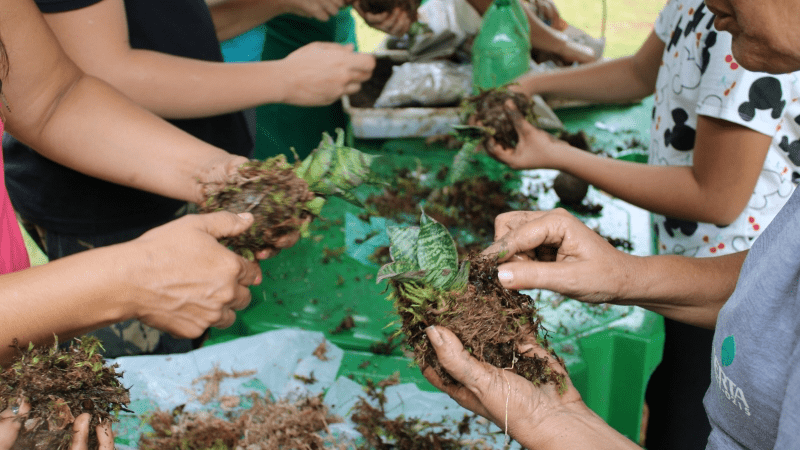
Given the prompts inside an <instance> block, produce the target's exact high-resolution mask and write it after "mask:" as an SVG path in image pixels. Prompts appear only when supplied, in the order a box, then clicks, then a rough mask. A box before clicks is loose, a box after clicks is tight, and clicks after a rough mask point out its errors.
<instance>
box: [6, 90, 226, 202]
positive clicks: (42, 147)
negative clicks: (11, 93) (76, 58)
mask: <svg viewBox="0 0 800 450" xmlns="http://www.w3.org/2000/svg"><path fill="white" fill-rule="evenodd" d="M14 116H17V114H16V113H15V114H14ZM20 116H21V117H26V116H25V115H24V114H21V115H20ZM16 118H17V117H14V119H13V120H10V121H9V124H8V125H9V131H10V132H11V133H12V134H14V135H15V136H16V137H17V138H19V139H20V140H21V141H23V142H25V143H26V144H28V145H30V146H31V147H33V148H34V149H36V150H37V151H39V152H41V153H42V155H44V156H46V157H47V158H49V159H52V160H54V161H56V162H58V163H59V164H63V165H65V166H67V167H70V168H72V169H75V170H77V171H79V172H82V173H85V174H87V175H90V176H94V177H97V178H102V179H104V180H107V181H111V182H115V183H119V184H123V185H126V186H130V187H134V188H138V189H143V190H147V191H150V192H154V193H157V194H161V195H164V196H167V197H172V198H177V199H181V200H187V201H193V202H197V201H200V200H201V198H202V195H201V186H200V182H199V179H201V178H202V177H203V175H204V174H205V171H207V170H210V169H211V168H212V167H213V166H214V164H215V162H217V161H219V162H220V163H222V162H224V161H226V160H228V159H230V158H231V156H230V155H229V154H228V153H226V152H225V151H223V150H221V149H219V148H216V147H213V146H211V145H209V144H206V143H204V142H202V141H200V140H199V139H196V138H194V137H192V136H191V135H189V134H187V133H185V132H183V131H181V130H179V129H177V128H175V127H174V126H172V125H170V124H169V123H167V122H164V121H163V120H162V119H160V118H158V117H157V116H155V115H153V114H152V113H149V112H147V111H145V110H143V109H141V108H138V107H136V106H135V105H134V104H133V103H131V102H130V101H129V100H128V99H127V98H125V97H124V96H122V95H120V94H119V93H118V92H117V91H116V90H114V89H113V88H111V87H110V86H108V85H107V84H105V83H103V82H101V81H99V80H97V79H95V78H93V77H88V76H83V77H80V78H79V79H78V80H76V81H75V82H74V84H73V85H72V86H71V87H70V88H69V89H67V90H66V92H65V93H64V95H63V96H61V98H60V101H59V102H58V104H57V106H56V107H54V108H50V109H49V110H47V115H45V116H43V117H41V121H40V122H39V124H38V125H37V126H36V127H31V126H29V125H30V124H24V123H21V124H17V122H16ZM20 120H22V119H20ZM17 130H19V132H17ZM74 149H81V151H74Z"/></svg>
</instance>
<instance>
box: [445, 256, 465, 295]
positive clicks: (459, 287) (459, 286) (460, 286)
mask: <svg viewBox="0 0 800 450" xmlns="http://www.w3.org/2000/svg"><path fill="white" fill-rule="evenodd" d="M467 283H469V261H462V262H461V266H460V267H459V268H458V273H457V274H456V277H455V278H454V279H453V284H451V285H450V288H449V290H450V291H455V292H464V290H465V289H466V288H467Z"/></svg>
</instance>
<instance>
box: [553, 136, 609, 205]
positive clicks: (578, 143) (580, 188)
mask: <svg viewBox="0 0 800 450" xmlns="http://www.w3.org/2000/svg"><path fill="white" fill-rule="evenodd" d="M558 138H559V139H561V140H562V141H565V142H566V143H568V144H569V145H570V146H572V147H575V148H579V149H581V150H584V151H587V152H590V153H592V147H591V146H590V145H589V139H588V138H587V137H586V133H584V132H583V131H579V132H577V133H569V132H566V131H562V132H561V134H560V135H559V136H558ZM553 190H555V191H556V194H557V195H558V198H559V200H561V203H563V204H564V205H568V206H571V207H573V209H575V210H576V212H581V213H587V212H589V210H587V209H585V208H581V203H582V202H583V199H584V198H586V194H587V193H588V192H589V183H587V182H586V181H584V180H582V179H580V178H578V177H576V176H574V175H572V174H569V173H566V172H561V173H559V174H558V175H557V176H556V178H555V180H553ZM598 212H599V211H598Z"/></svg>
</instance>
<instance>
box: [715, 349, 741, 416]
mask: <svg viewBox="0 0 800 450" xmlns="http://www.w3.org/2000/svg"><path fill="white" fill-rule="evenodd" d="M720 350H721V353H720V356H719V357H717V350H716V349H714V354H713V358H714V364H713V366H714V367H713V370H714V378H713V380H716V382H717V389H719V391H721V393H722V394H724V395H725V398H727V399H728V400H730V401H731V403H733V404H734V405H736V406H738V407H739V409H740V410H741V411H743V412H744V413H745V414H747V415H748V416H749V415H750V406H749V405H748V404H747V398H746V397H745V395H744V391H743V390H742V388H740V387H739V386H737V385H736V382H735V381H734V380H732V379H730V378H729V377H728V376H727V375H726V374H725V371H724V370H723V367H730V365H731V364H733V360H734V358H735V356H736V341H735V339H734V337H733V336H728V337H727V338H725V340H724V341H723V342H722V348H721V349H720ZM713 380H712V385H713Z"/></svg>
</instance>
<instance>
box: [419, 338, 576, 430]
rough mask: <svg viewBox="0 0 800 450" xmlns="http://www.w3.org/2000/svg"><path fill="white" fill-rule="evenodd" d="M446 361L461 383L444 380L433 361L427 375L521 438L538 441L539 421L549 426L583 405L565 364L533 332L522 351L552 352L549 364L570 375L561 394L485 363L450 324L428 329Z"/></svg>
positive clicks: (439, 355) (460, 401)
mask: <svg viewBox="0 0 800 450" xmlns="http://www.w3.org/2000/svg"><path fill="white" fill-rule="evenodd" d="M425 332H426V333H427V335H428V338H429V339H430V342H431V344H432V345H433V348H434V350H435V351H436V356H437V358H438V359H439V362H440V363H441V365H442V367H444V369H445V370H447V372H448V373H449V374H450V375H452V376H453V378H455V379H456V380H457V381H459V382H460V383H461V384H462V385H459V386H455V385H451V386H445V385H444V384H443V383H442V381H441V379H439V377H438V376H437V375H436V372H435V371H434V370H433V369H431V368H430V367H426V368H424V369H423V375H425V378H427V379H428V381H430V382H431V384H433V385H434V386H436V387H437V388H438V389H440V390H442V391H443V392H445V393H447V394H448V395H449V396H450V397H452V398H453V399H454V400H455V401H456V402H458V404H459V405H461V406H463V407H464V408H467V409H469V410H470V411H473V412H475V413H477V414H480V415H481V416H483V417H486V418H487V419H489V420H491V421H492V422H494V423H495V424H496V425H497V426H498V427H500V429H501V430H504V431H505V430H506V429H507V430H508V434H509V435H511V436H512V437H513V438H514V439H516V440H517V441H519V442H520V443H523V444H530V443H531V442H535V439H536V437H537V435H540V434H544V433H538V432H537V429H538V427H545V426H548V424H550V423H551V420H554V418H555V417H556V416H557V415H560V414H562V413H563V412H565V411H568V410H570V409H572V408H574V409H576V410H578V411H580V410H582V409H585V408H586V406H585V405H583V402H582V401H581V396H580V394H579V393H578V391H577V390H576V389H575V387H574V386H573V385H572V382H571V381H570V380H569V376H567V373H566V370H565V369H564V368H563V367H562V366H561V365H560V364H559V363H558V362H557V361H555V360H554V359H553V358H552V357H551V356H550V355H549V354H548V353H547V351H546V350H544V349H542V348H541V347H540V346H538V345H537V344H536V340H535V339H534V338H531V342H530V344H527V345H526V346H525V348H520V349H518V351H519V352H520V353H522V354H525V355H527V356H533V355H537V356H539V357H544V358H548V360H549V365H550V367H551V368H552V369H553V370H554V371H557V372H559V373H562V374H564V376H565V377H566V383H567V390H566V392H564V394H563V395H560V394H559V393H558V388H557V387H556V386H554V385H552V384H545V385H542V386H539V387H537V386H534V384H533V383H531V382H530V381H528V380H526V379H524V378H522V377H520V376H519V375H517V374H515V373H514V372H513V371H512V370H503V369H499V368H497V367H494V366H492V365H490V364H487V363H483V362H480V361H478V360H477V359H475V358H474V357H472V355H470V353H469V352H468V351H466V350H465V349H464V346H463V345H462V344H461V342H460V341H459V340H458V338H457V337H456V335H454V334H453V333H452V332H451V331H450V330H448V329H447V328H444V327H430V328H428V329H426V330H425Z"/></svg>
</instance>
